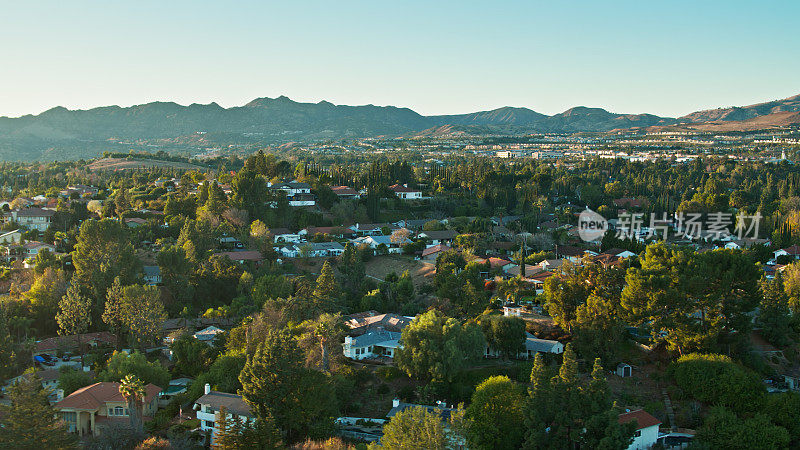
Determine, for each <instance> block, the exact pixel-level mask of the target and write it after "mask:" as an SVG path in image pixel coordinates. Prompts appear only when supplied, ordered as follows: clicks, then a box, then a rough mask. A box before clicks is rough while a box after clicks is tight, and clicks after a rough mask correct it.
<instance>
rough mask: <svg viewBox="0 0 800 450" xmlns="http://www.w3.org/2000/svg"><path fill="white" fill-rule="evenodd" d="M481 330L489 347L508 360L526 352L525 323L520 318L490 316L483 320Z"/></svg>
mask: <svg viewBox="0 0 800 450" xmlns="http://www.w3.org/2000/svg"><path fill="white" fill-rule="evenodd" d="M481 328H483V334H484V336H485V337H486V343H487V344H488V345H489V347H492V348H493V349H495V350H498V351H500V352H501V354H502V355H503V356H504V357H506V358H514V357H516V356H517V354H519V353H521V352H523V351H524V350H525V321H524V320H522V319H520V318H519V317H505V316H489V317H486V318H483V319H481Z"/></svg>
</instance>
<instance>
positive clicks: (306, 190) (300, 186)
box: [269, 181, 311, 197]
mask: <svg viewBox="0 0 800 450" xmlns="http://www.w3.org/2000/svg"><path fill="white" fill-rule="evenodd" d="M269 188H270V189H272V190H278V191H283V192H284V193H286V196H287V197H291V196H293V195H297V194H310V193H311V185H310V184H308V183H301V182H299V181H290V182H288V183H277V184H273V185H271V186H269Z"/></svg>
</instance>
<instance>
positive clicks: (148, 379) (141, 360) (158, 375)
mask: <svg viewBox="0 0 800 450" xmlns="http://www.w3.org/2000/svg"><path fill="white" fill-rule="evenodd" d="M128 375H134V376H136V378H137V379H139V380H141V381H142V382H143V383H145V384H149V383H152V384H155V385H156V386H160V387H162V388H166V387H167V385H168V384H169V379H170V374H169V371H168V370H167V369H166V368H164V366H162V365H161V363H159V362H157V361H156V362H149V361H147V358H146V357H145V356H144V355H143V354H141V353H139V352H133V353H130V354H129V353H128V352H124V351H123V352H118V351H115V352H114V353H112V354H111V358H109V359H108V363H107V364H106V369H105V370H104V371H102V372H100V374H99V378H100V379H101V380H103V381H117V380H120V379H122V378H125V377H126V376H128Z"/></svg>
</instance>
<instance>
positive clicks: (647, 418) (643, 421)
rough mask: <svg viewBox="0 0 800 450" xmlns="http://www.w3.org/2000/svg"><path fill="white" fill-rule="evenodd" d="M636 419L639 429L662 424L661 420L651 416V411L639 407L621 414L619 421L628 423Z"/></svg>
mask: <svg viewBox="0 0 800 450" xmlns="http://www.w3.org/2000/svg"><path fill="white" fill-rule="evenodd" d="M634 420H635V421H636V429H637V430H641V429H642V428H647V427H652V426H654V425H661V421H660V420H658V419H656V418H655V417H653V416H651V415H650V413H648V412H647V411H645V410H642V409H637V410H636V411H630V412H626V413H623V414H620V415H619V423H628V422H632V421H634Z"/></svg>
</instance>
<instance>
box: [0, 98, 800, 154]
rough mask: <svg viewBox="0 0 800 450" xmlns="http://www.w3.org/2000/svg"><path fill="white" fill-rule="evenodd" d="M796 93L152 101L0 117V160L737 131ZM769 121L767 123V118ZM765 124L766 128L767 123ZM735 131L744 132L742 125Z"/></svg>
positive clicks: (791, 114) (789, 115)
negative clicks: (613, 98)
mask: <svg viewBox="0 0 800 450" xmlns="http://www.w3.org/2000/svg"><path fill="white" fill-rule="evenodd" d="M798 112H800V95H796V96H793V97H790V98H786V99H782V100H775V101H770V102H765V103H759V104H755V105H749V106H742V107H728V108H718V109H713V110H706V111H697V112H693V113H691V114H687V115H685V116H682V117H678V118H670V117H659V116H656V115H653V114H616V113H612V112H609V111H607V110H605V109H602V108H588V107H584V106H578V107H575V108H570V109H568V110H566V111H564V112H562V113H559V114H554V115H552V116H549V115H546V114H541V113H538V112H536V111H533V110H531V109H528V108H513V107H503V108H498V109H494V110H491V111H480V112H474V113H468V114H457V115H439V116H423V115H420V114H418V113H416V112H415V111H413V110H411V109H408V108H398V107H394V106H374V105H364V106H347V105H334V104H332V103H330V102H327V101H321V102H319V103H300V102H295V101H293V100H291V99H289V98H287V97H285V96H281V97H278V98H266V97H264V98H257V99H255V100H253V101H251V102H249V103H247V104H246V105H243V106H237V107H231V108H223V107H221V106H220V105H218V104H216V103H210V104H206V105H202V104H196V103H195V104H191V105H188V106H182V105H179V104H177V103H173V102H153V103H147V104H143V105H136V106H131V107H120V106H106V107H99V108H93V109H89V110H68V109H66V108H64V107H56V108H52V109H50V110H47V111H45V112H43V113H41V114H38V115H26V116H22V117H17V118H9V117H0V159H10V160H15V159H23V160H36V159H64V158H66V157H93V156H96V155H97V154H99V153H101V152H102V151H103V150H108V148H104V147H108V146H109V145H110V144H109V143H108V140H109V139H119V140H126V141H136V140H148V141H151V140H170V139H172V140H174V139H176V138H180V137H183V136H188V135H193V134H195V133H196V132H205V135H206V136H208V137H207V139H208V140H209V141H213V142H215V143H217V144H227V143H242V142H259V143H263V144H271V143H284V142H290V141H294V142H298V141H300V142H311V141H319V140H325V139H343V138H361V137H374V136H414V135H426V134H428V135H432V134H447V133H454V132H458V133H466V134H476V133H502V134H525V133H534V132H561V133H576V132H607V131H611V130H621V129H630V128H649V127H662V126H687V127H689V128H695V129H701V127H699V125H711V126H713V125H715V124H724V125H725V129H737V127H738V125H737V124H738V123H740V122H741V123H742V124H746V123H750V126H749V128H752V126H753V124H757V125H755V126H758V127H763V128H769V127H770V126H785V125H792V124H796V123H800V114H797V113H798ZM773 117H774V118H775V120H774V121H773V120H772V118H773ZM773 122H774V123H773ZM742 128H743V129H747V128H748V127H747V126H745V125H742Z"/></svg>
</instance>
